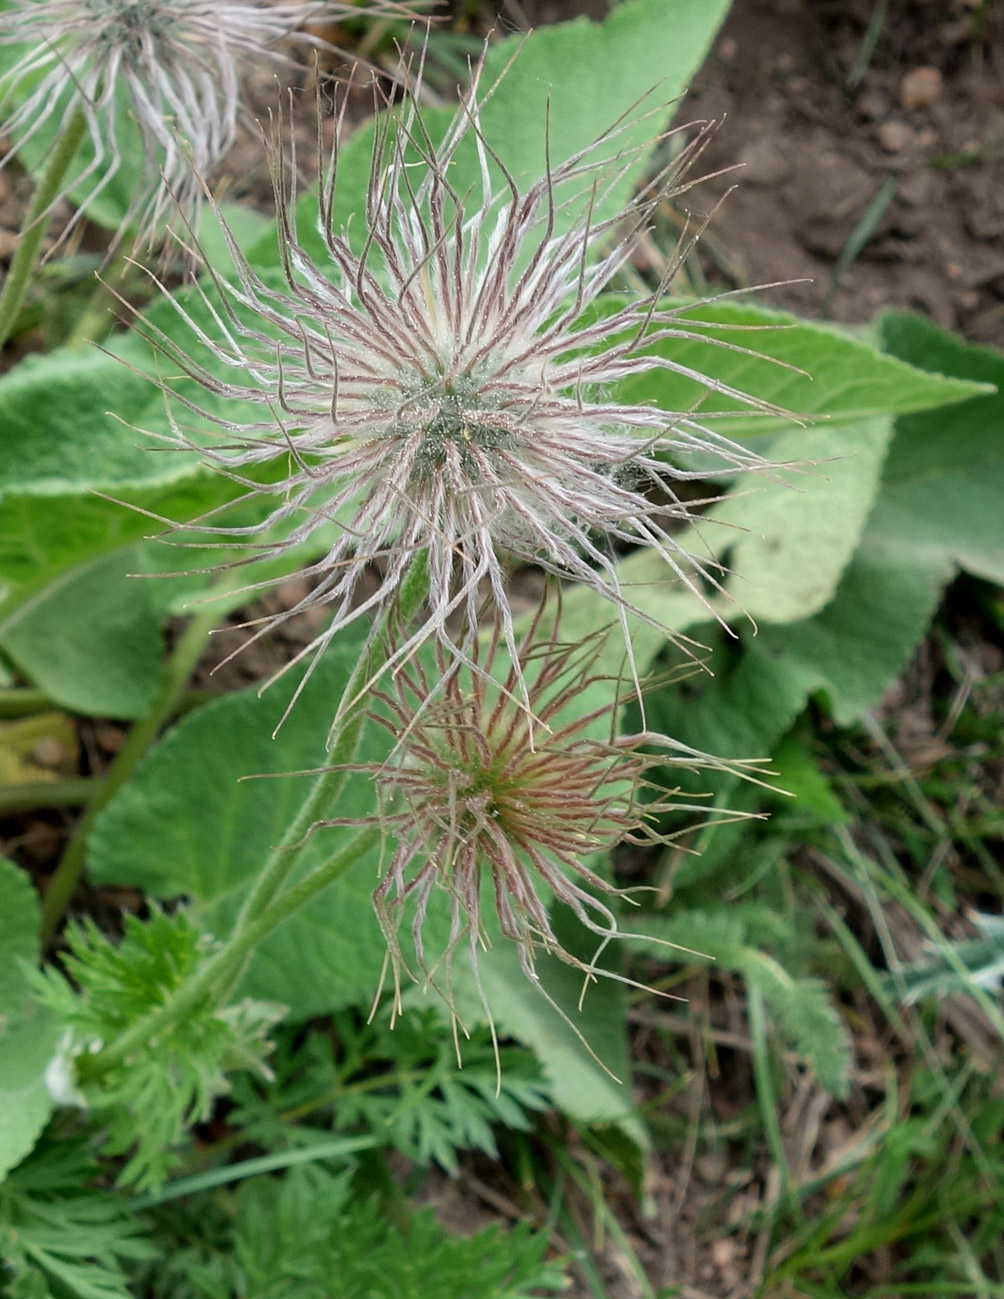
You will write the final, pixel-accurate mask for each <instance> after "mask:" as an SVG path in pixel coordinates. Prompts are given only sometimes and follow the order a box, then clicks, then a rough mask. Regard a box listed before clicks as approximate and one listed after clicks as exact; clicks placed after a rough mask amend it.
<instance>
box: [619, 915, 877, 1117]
mask: <svg viewBox="0 0 1004 1299" xmlns="http://www.w3.org/2000/svg"><path fill="white" fill-rule="evenodd" d="M765 919H767V921H768V928H769V929H772V930H774V931H775V943H776V944H777V945H778V946H779V947H780V948H781V949H783V948H784V947H785V946H787V945H788V944H790V942H791V938H792V935H791V932H790V921H789V920H788V919H787V918H786V917H784V916H781V915H777V914H772V915H769V916H767V917H765ZM757 928H759V927H758V926H754V925H751V924H749V923H747V918H746V916H745V915H744V913H743V909H742V908H741V907H736V906H735V905H734V904H727V905H726V906H725V907H709V908H707V909H706V910H695V909H691V908H684V909H681V910H677V911H676V912H675V913H673V914H669V915H664V914H655V915H653V914H648V915H645V916H642V917H640V918H639V921H638V924H637V929H638V931H639V933H638V934H637V935H635V936H634V937H632V938H631V939H629V940H628V941H629V943H630V945H631V947H632V948H634V949H636V950H640V951H644V952H646V953H647V954H648V955H650V956H653V957H655V958H656V959H658V960H662V961H667V960H672V959H673V957H672V952H671V950H670V948H669V947H667V945H670V946H671V945H672V944H679V945H680V946H681V947H684V948H687V949H690V952H689V953H685V952H681V954H680V955H679V957H677V958H676V959H677V960H678V961H679V962H681V963H683V964H688V965H689V964H701V965H703V964H705V963H706V962H707V961H711V962H714V964H715V965H717V966H718V967H720V968H722V969H725V970H732V971H735V972H736V973H737V974H741V975H742V976H743V978H744V979H745V980H746V981H747V982H748V983H750V984H753V985H755V986H756V987H757V989H758V990H759V991H760V992H761V993H762V994H763V997H764V1000H765V1001H766V1003H767V1006H768V1008H769V1010H770V1013H771V1017H772V1018H773V1020H774V1022H775V1024H776V1025H777V1026H778V1028H780V1030H781V1031H782V1033H783V1034H784V1035H785V1037H786V1038H787V1039H788V1040H789V1042H790V1043H791V1045H792V1046H793V1047H794V1048H795V1050H796V1051H798V1052H799V1054H801V1055H804V1056H805V1058H806V1059H807V1060H808V1061H809V1062H810V1064H811V1065H812V1067H813V1069H814V1070H815V1072H816V1076H817V1077H818V1079H819V1081H820V1082H821V1083H822V1085H823V1086H824V1087H825V1088H826V1090H827V1091H829V1092H830V1093H831V1094H832V1095H834V1096H845V1095H846V1094H847V1086H848V1073H849V1070H850V1064H851V1055H850V1039H849V1036H848V1033H847V1029H846V1027H845V1025H844V1023H843V1020H842V1019H841V1018H840V1015H839V1013H838V1011H837V1009H836V1007H835V1006H834V1004H833V1002H832V1001H831V999H830V995H829V992H828V990H827V987H826V985H825V983H823V981H822V980H821V979H818V978H815V977H813V976H811V975H807V974H806V973H805V972H804V971H803V970H802V969H801V968H798V965H800V964H801V963H800V962H799V963H798V964H797V965H795V968H792V969H788V968H787V966H786V964H785V963H784V961H783V960H782V958H781V957H779V956H773V955H769V954H768V953H766V952H764V951H761V950H759V949H758V947H756V946H754V945H753V944H754V942H760V943H763V942H765V941H766V935H765V934H764V933H759V932H751V930H754V929H757ZM786 940H787V941H786ZM694 952H696V953H699V954H700V955H698V956H694V955H692V954H690V953H694ZM789 959H790V958H789Z"/></svg>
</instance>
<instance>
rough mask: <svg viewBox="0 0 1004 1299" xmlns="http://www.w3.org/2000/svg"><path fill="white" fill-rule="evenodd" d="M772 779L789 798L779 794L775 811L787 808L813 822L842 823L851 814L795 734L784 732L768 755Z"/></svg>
mask: <svg viewBox="0 0 1004 1299" xmlns="http://www.w3.org/2000/svg"><path fill="white" fill-rule="evenodd" d="M770 769H771V771H772V772H773V773H774V775H773V783H774V784H775V785H776V786H777V788H778V789H779V790H784V791H785V794H787V795H790V798H785V797H783V796H780V795H779V796H778V799H777V802H776V803H775V808H776V811H777V812H778V813H783V812H790V813H792V814H793V815H794V816H795V817H796V818H798V817H811V818H812V820H813V822H814V823H815V824H816V825H843V824H844V823H845V822H846V821H849V820H850V819H851V818H850V814H849V813H848V812H847V810H846V808H845V807H844V805H843V803H841V801H840V799H839V798H838V797H837V796H836V794H835V793H834V792H833V787H832V786H831V784H830V782H829V781H828V780H827V779H826V776H825V775H824V774H823V772H822V771H820V769H819V764H818V763H817V762H816V761H815V760H814V759H813V756H812V754H811V752H810V751H809V748H808V746H807V745H806V743H805V742H804V740H802V739H801V738H800V737H799V736H798V735H797V734H795V733H792V734H789V735H787V736H785V738H784V740H782V742H781V744H780V746H779V748H777V749H776V750H775V751H774V753H773V754H772V755H771V760H770Z"/></svg>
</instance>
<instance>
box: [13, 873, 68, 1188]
mask: <svg viewBox="0 0 1004 1299" xmlns="http://www.w3.org/2000/svg"><path fill="white" fill-rule="evenodd" d="M0 897H2V898H3V907H2V909H0V1180H2V1179H3V1177H4V1176H5V1175H6V1174H7V1173H8V1172H9V1171H10V1169H12V1168H13V1167H14V1166H15V1165H16V1164H18V1163H20V1162H21V1160H22V1159H23V1158H24V1157H25V1155H27V1154H28V1152H29V1151H30V1150H31V1149H32V1147H33V1146H34V1144H35V1142H36V1141H37V1140H38V1138H39V1135H40V1133H41V1131H42V1129H43V1128H44V1127H45V1124H46V1122H47V1121H48V1118H49V1114H50V1113H51V1111H52V1101H51V1100H50V1098H49V1093H48V1090H47V1088H46V1085H45V1077H44V1075H45V1070H46V1068H47V1066H48V1065H49V1062H50V1061H51V1059H52V1056H53V1052H54V1050H55V1046H56V1038H57V1036H58V1029H57V1025H56V1023H55V1022H54V1021H53V1020H52V1019H51V1018H50V1016H49V1015H48V1014H46V1013H45V1012H43V1011H42V1010H41V1008H40V1007H39V1006H38V1005H37V1004H36V1003H35V1002H34V1001H33V1000H32V999H31V985H30V983H29V980H28V977H27V975H26V973H25V969H26V966H27V965H30V964H32V963H34V961H35V959H36V957H37V955H38V923H39V912H38V899H37V897H36V894H35V889H34V887H33V886H32V883H31V880H30V879H29V878H28V876H27V875H26V874H25V872H24V871H23V870H19V869H18V867H17V866H15V865H14V863H13V862H10V861H7V860H6V858H3V857H0Z"/></svg>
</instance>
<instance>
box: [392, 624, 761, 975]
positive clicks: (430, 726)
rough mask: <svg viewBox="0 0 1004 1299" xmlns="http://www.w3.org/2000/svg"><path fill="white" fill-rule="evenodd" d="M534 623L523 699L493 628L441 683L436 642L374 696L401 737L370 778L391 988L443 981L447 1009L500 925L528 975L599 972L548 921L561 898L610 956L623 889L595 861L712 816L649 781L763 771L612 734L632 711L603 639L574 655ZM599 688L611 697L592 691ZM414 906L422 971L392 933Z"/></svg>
mask: <svg viewBox="0 0 1004 1299" xmlns="http://www.w3.org/2000/svg"><path fill="white" fill-rule="evenodd" d="M538 627H539V615H538V620H536V621H535V623H534V626H533V628H532V629H531V631H530V632H529V633H528V635H527V636H526V638H525V639H524V641H523V643H522V645H521V647H520V652H521V655H522V663H521V669H522V673H523V674H525V680H526V682H527V683H528V687H527V688H528V691H529V701H528V704H524V703H523V702H522V700H521V699H519V698H518V697H517V691H518V690H519V689H520V684H521V678H520V670H519V669H517V668H516V667H514V666H513V665H512V664H511V662H510V661H509V660H508V656H507V653H506V652H505V651H504V649H503V647H502V646H501V645H500V640H501V633H500V629H499V627H498V626H497V625H496V627H495V634H494V637H493V639H492V640H491V641H490V642H488V644H487V647H485V646H484V645H479V646H476V647H475V649H474V650H473V652H472V659H473V661H472V663H470V664H465V665H463V666H461V667H460V668H459V670H456V671H453V672H448V671H447V670H446V669H447V663H446V661H445V657H444V655H445V653H446V651H444V649H443V647H442V646H441V645H440V646H439V647H438V649H437V657H436V661H435V671H434V672H433V671H430V666H431V665H429V666H427V665H426V663H425V662H424V661H423V656H418V657H416V658H414V659H413V660H412V661H411V662H410V663H409V664H408V665H407V666H406V667H405V668H403V669H402V670H400V671H399V672H397V673H396V674H395V675H394V678H393V685H392V686H391V687H389V688H388V689H387V690H386V691H384V690H378V691H377V692H376V701H377V704H376V707H375V709H374V711H373V714H372V717H373V720H374V721H375V722H377V723H378V724H379V725H381V726H383V727H385V728H386V729H387V730H389V731H390V732H391V734H392V735H393V737H394V739H395V747H394V751H393V753H392V755H391V758H390V759H389V760H388V762H387V763H386V764H385V765H383V766H381V767H379V768H377V769H376V770H375V772H374V774H375V779H376V782H377V787H378V791H379V796H380V802H381V807H382V822H383V827H384V830H385V832H386V841H387V847H386V857H387V860H386V861H385V867H384V874H383V878H382V880H381V882H380V884H379V886H378V887H377V890H376V892H375V894H374V902H375V906H376V910H377V914H378V916H379V919H380V924H381V927H382V928H383V931H384V934H385V936H386V938H387V942H388V950H389V960H390V965H391V968H392V972H393V978H394V986H395V991H397V989H398V987H399V981H400V975H401V974H402V973H407V974H410V975H413V977H420V978H425V979H428V980H429V982H431V983H432V984H433V985H435V986H439V977H438V972H439V971H440V970H442V971H443V991H444V994H445V995H446V996H447V999H448V1000H449V999H450V991H449V990H450V974H449V970H450V966H451V962H452V959H453V956H454V953H455V951H456V950H457V949H458V948H459V947H461V946H464V945H466V947H467V950H468V954H469V958H470V960H471V962H472V964H473V966H474V968H475V972H476V968H477V960H478V952H479V949H480V948H481V947H482V946H483V945H486V944H487V943H489V942H490V934H491V933H492V932H494V931H495V927H496V925H495V922H496V921H497V931H498V932H500V933H501V934H502V936H503V937H505V938H507V939H509V940H510V941H511V942H513V943H515V944H516V945H517V947H518V949H519V955H520V961H521V964H522V966H523V968H524V971H525V972H526V974H527V975H528V976H529V977H530V978H531V979H533V978H535V973H534V965H535V961H536V958H537V955H538V954H539V953H540V952H544V953H548V954H550V955H553V956H557V957H558V958H559V959H561V960H564V961H566V962H567V963H569V964H571V965H574V966H576V967H577V968H580V969H582V970H584V971H585V972H586V973H588V974H590V975H591V974H593V973H594V972H595V971H594V970H593V968H592V965H591V964H586V963H583V962H581V961H580V960H579V959H578V958H576V957H574V956H572V955H570V954H569V953H568V952H567V951H565V950H564V949H563V948H562V946H561V944H560V942H559V940H558V938H557V937H556V935H555V932H554V929H553V927H552V924H551V919H550V916H549V914H548V908H549V906H550V904H551V902H552V900H553V901H557V902H560V903H563V904H564V905H565V906H567V907H569V908H570V909H571V911H572V912H573V913H574V914H575V915H576V917H577V918H578V920H579V921H580V922H581V923H582V924H583V925H584V926H585V927H586V929H588V930H589V931H591V932H592V933H593V934H595V935H596V936H597V939H598V940H599V942H598V946H600V947H602V946H603V945H605V943H606V942H607V941H608V940H609V939H611V938H613V937H616V936H617V935H618V933H619V932H620V930H619V928H618V921H617V917H616V915H615V914H614V911H613V910H612V909H611V905H610V902H611V900H612V899H613V898H614V897H617V896H624V894H623V893H622V891H621V890H618V889H617V888H616V887H615V886H614V885H612V884H611V883H610V882H609V881H608V880H606V879H605V878H603V876H602V875H600V874H598V873H597V871H596V870H594V869H592V868H591V866H590V862H595V861H596V860H597V855H601V854H607V853H609V852H610V851H611V850H612V849H613V848H615V847H616V846H617V845H618V844H621V843H624V842H630V843H635V844H655V843H665V842H668V840H669V838H670V837H671V836H667V835H665V834H662V833H660V831H659V828H658V821H659V819H660V818H663V817H664V816H665V814H666V813H667V812H669V811H676V812H679V811H681V810H689V811H700V812H702V814H703V815H706V813H707V808H706V807H705V808H703V809H702V808H701V807H700V805H699V804H692V803H687V802H686V801H685V800H682V799H680V798H679V797H677V794H676V792H675V791H674V792H667V791H666V790H665V789H663V788H661V787H656V786H654V785H652V784H650V782H649V781H648V780H647V779H646V773H647V772H649V771H650V770H651V769H653V768H656V767H658V768H666V767H677V768H687V769H688V770H692V771H693V770H702V769H707V768H713V769H717V770H729V771H732V772H734V773H736V774H738V775H740V776H743V777H745V778H752V779H755V778H756V776H757V774H758V764H756V763H747V762H738V763H727V762H724V761H722V760H719V759H716V758H712V757H709V756H708V755H705V754H702V753H699V752H697V751H695V750H693V749H690V748H688V747H687V746H685V745H682V744H680V743H678V742H676V741H673V740H670V739H668V738H666V737H665V736H660V735H655V734H652V733H650V732H644V733H641V734H637V735H629V736H625V737H620V738H618V737H616V735H615V724H616V718H617V714H618V711H619V707H620V705H621V703H622V702H623V700H622V699H621V698H619V697H618V691H617V689H616V686H615V684H614V683H611V682H609V681H607V682H603V680H602V678H599V677H595V676H593V675H592V667H593V664H594V662H595V659H596V656H597V654H598V652H599V649H600V645H601V641H602V638H603V637H604V636H605V635H606V632H605V631H603V632H600V633H598V634H597V635H596V636H594V637H593V638H591V640H590V641H588V642H587V643H586V644H585V645H581V644H579V645H571V644H563V643H561V642H559V641H557V640H555V639H552V638H549V637H545V638H539V637H538ZM554 631H555V633H557V626H555V628H554ZM444 677H445V683H444V684H443V685H442V687H441V688H440V689H439V690H438V691H436V690H435V689H434V687H435V686H436V684H437V683H438V682H439V681H440V680H442V679H443V678H444ZM594 686H602V687H603V688H602V689H599V690H598V691H594V692H591V687H594ZM590 699H591V700H592V704H594V705H595V706H592V705H591V704H590V702H588V701H589V700H590ZM597 700H598V701H599V702H598V703H597ZM598 737H599V738H598ZM439 890H444V891H445V892H446V893H447V894H448V896H449V910H450V920H451V933H450V942H449V945H448V948H447V950H446V951H445V952H443V953H434V954H430V953H427V952H426V950H425V946H424V942H423V932H422V931H423V924H424V920H425V916H426V913H427V910H428V907H429V904H430V901H431V900H432V898H433V896H434V894H435V893H436V892H437V891H439ZM409 908H410V909H411V914H412V916H413V920H412V937H413V941H414V947H415V952H416V959H417V962H418V967H419V968H418V971H415V972H413V971H410V970H408V968H407V964H406V961H405V959H404V957H403V955H402V950H401V944H400V941H399V937H398V935H399V931H400V928H401V925H402V923H403V922H404V917H405V913H406V911H407V910H408V909H409ZM486 908H490V909H491V910H492V911H493V912H494V920H492V921H488V920H487V919H486Z"/></svg>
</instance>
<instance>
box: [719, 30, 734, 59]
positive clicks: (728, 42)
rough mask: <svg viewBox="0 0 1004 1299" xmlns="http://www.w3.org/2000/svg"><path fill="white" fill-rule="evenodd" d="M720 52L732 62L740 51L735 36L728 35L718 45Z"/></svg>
mask: <svg viewBox="0 0 1004 1299" xmlns="http://www.w3.org/2000/svg"><path fill="white" fill-rule="evenodd" d="M718 53H719V54H720V55H721V56H722V58H723V59H724V60H725V62H726V63H731V62H732V60H733V59H734V58H735V57H736V55H737V54H738V53H739V42H738V41H737V40H736V38H735V37H734V36H726V37H725V39H724V40H723V41H722V43H721V45H719V47H718Z"/></svg>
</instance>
